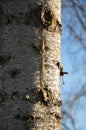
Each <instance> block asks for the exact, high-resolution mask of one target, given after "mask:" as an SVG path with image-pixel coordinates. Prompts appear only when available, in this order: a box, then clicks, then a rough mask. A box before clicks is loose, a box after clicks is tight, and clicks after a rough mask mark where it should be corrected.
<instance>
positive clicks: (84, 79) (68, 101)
mask: <svg viewBox="0 0 86 130" xmlns="http://www.w3.org/2000/svg"><path fill="white" fill-rule="evenodd" d="M85 7H86V1H84V0H66V1H65V0H62V25H63V34H62V51H61V52H62V62H63V66H64V68H65V70H67V71H68V72H69V75H68V76H65V77H64V82H65V86H63V87H62V98H63V100H64V101H63V108H62V112H63V130H67V129H68V130H73V129H76V130H81V129H82V130H85V129H86V125H85V116H86V112H85V109H86V105H85V104H86V76H85V73H86V69H85V68H86V67H85V62H86V57H85V55H86V42H85V41H86V22H85V21H86V8H85Z"/></svg>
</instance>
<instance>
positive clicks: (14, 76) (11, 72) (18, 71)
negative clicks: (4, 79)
mask: <svg viewBox="0 0 86 130" xmlns="http://www.w3.org/2000/svg"><path fill="white" fill-rule="evenodd" d="M19 74H20V69H17V68H14V69H12V70H11V71H10V75H11V77H12V78H16V77H17V76H18V75H19Z"/></svg>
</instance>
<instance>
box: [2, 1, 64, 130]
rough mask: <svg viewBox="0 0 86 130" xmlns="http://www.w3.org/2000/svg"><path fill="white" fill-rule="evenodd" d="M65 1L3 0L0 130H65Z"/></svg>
mask: <svg viewBox="0 0 86 130" xmlns="http://www.w3.org/2000/svg"><path fill="white" fill-rule="evenodd" d="M60 43H61V1H60V0H52V1H51V0H44V1H41V0H39V1H34V0H27V1H25V0H14V1H11V0H7V1H4V0H2V1H0V130H2V129H3V130H15V129H16V130H19V129H20V130H61V105H62V103H61V100H60Z"/></svg>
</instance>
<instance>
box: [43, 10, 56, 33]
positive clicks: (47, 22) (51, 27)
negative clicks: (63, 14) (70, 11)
mask: <svg viewBox="0 0 86 130" xmlns="http://www.w3.org/2000/svg"><path fill="white" fill-rule="evenodd" d="M41 20H42V24H43V27H44V28H46V30H48V31H51V32H52V31H55V29H56V26H57V20H56V16H55V14H54V13H53V11H51V10H50V9H48V8H43V9H42V11H41Z"/></svg>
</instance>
